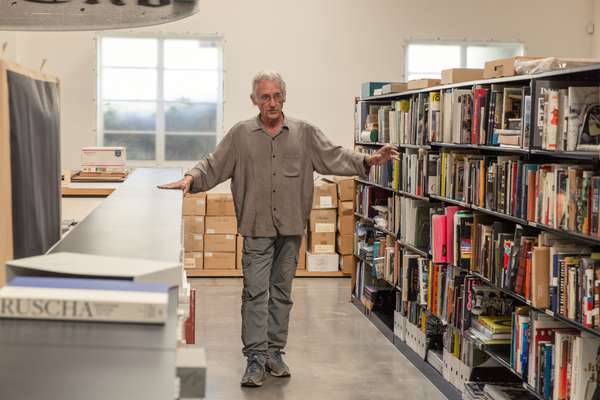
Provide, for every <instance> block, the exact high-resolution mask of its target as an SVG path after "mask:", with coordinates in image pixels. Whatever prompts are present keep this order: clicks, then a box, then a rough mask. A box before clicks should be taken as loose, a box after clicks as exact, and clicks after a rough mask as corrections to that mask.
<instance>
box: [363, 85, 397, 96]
mask: <svg viewBox="0 0 600 400" xmlns="http://www.w3.org/2000/svg"><path fill="white" fill-rule="evenodd" d="M388 83H390V82H364V83H363V84H362V85H361V87H360V97H362V98H364V97H369V96H373V95H374V94H375V89H381V88H382V87H383V86H384V85H387V84H388Z"/></svg>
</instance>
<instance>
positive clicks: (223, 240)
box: [204, 234, 237, 253]
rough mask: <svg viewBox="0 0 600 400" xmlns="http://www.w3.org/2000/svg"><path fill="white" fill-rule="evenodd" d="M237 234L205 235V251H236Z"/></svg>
mask: <svg viewBox="0 0 600 400" xmlns="http://www.w3.org/2000/svg"><path fill="white" fill-rule="evenodd" d="M236 242H237V235H209V234H206V235H205V236H204V251H209V252H214V253H235V247H236Z"/></svg>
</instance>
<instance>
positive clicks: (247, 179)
mask: <svg viewBox="0 0 600 400" xmlns="http://www.w3.org/2000/svg"><path fill="white" fill-rule="evenodd" d="M285 89H286V87H285V82H284V81H283V79H282V78H281V76H280V75H279V74H278V73H276V72H260V73H259V74H257V75H256V77H255V78H254V80H253V82H252V94H251V95H250V98H251V99H252V103H253V104H254V105H256V106H257V107H258V109H259V111H260V114H259V115H258V116H257V117H256V118H252V119H249V120H246V121H243V122H240V123H238V124H236V125H235V126H234V127H233V128H231V130H230V131H229V132H228V133H227V135H225V137H224V138H223V140H222V141H221V142H220V143H219V144H218V145H217V147H216V149H215V151H214V152H213V153H212V154H210V155H209V156H208V157H207V158H206V159H204V160H202V161H200V162H199V163H198V164H197V165H196V166H195V167H194V168H192V169H191V170H189V171H188V172H187V173H186V174H185V177H184V178H183V179H182V180H180V181H177V182H173V183H170V184H166V185H162V186H161V188H165V189H181V190H183V191H184V192H188V191H191V192H201V191H207V190H209V189H211V188H212V187H214V186H216V185H217V184H219V183H220V182H223V181H225V180H227V179H229V178H231V192H232V194H233V200H234V203H235V211H236V216H237V220H238V226H239V233H240V234H241V235H243V236H244V250H243V256H242V264H243V272H244V288H243V294H242V342H243V344H244V348H243V353H244V355H245V356H246V357H247V359H248V364H247V367H246V372H245V373H244V376H243V378H242V382H241V383H242V385H243V386H261V385H262V384H263V381H264V379H265V377H266V372H270V373H271V375H273V376H277V377H286V376H290V369H289V367H288V366H287V365H286V363H285V362H284V361H283V357H282V354H283V352H282V350H283V348H284V347H285V345H286V343H287V337H288V325H289V316H290V311H291V309H292V304H293V303H292V298H291V291H292V279H293V277H294V275H295V272H296V265H297V261H298V252H299V249H300V244H301V240H302V235H303V233H304V228H305V226H306V222H307V220H308V217H309V215H310V210H311V207H312V197H313V172H314V171H317V172H319V173H320V174H324V175H346V176H352V175H360V176H363V177H365V175H367V172H368V170H369V168H370V166H371V165H375V164H381V163H383V162H385V161H387V160H389V159H390V158H391V157H392V156H394V155H397V154H398V153H397V151H396V150H395V149H394V147H393V146H391V145H386V146H383V147H382V148H381V149H379V150H378V151H377V152H376V153H374V154H372V155H370V156H368V155H364V154H358V153H354V152H352V151H350V150H347V149H344V148H342V147H341V146H334V145H333V144H332V143H331V142H330V141H329V140H328V139H327V138H326V137H325V135H323V133H322V132H321V131H320V130H319V129H318V128H316V127H314V126H313V125H310V124H309V123H307V122H304V121H300V120H296V119H292V118H289V117H287V116H285V115H284V114H283V104H284V103H285V100H286V90H285Z"/></svg>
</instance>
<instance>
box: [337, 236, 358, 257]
mask: <svg viewBox="0 0 600 400" xmlns="http://www.w3.org/2000/svg"><path fill="white" fill-rule="evenodd" d="M335 250H336V251H337V252H338V253H340V254H341V255H343V256H347V255H350V254H354V235H339V234H338V235H337V236H336V238H335Z"/></svg>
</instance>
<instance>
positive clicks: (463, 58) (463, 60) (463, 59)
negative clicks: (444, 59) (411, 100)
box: [404, 39, 525, 80]
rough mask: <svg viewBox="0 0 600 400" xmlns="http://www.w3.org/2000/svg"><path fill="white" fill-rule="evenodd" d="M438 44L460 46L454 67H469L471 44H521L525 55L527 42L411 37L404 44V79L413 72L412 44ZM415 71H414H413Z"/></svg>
mask: <svg viewBox="0 0 600 400" xmlns="http://www.w3.org/2000/svg"><path fill="white" fill-rule="evenodd" d="M413 44H415V45H438V46H459V47H460V64H461V65H457V66H456V67H454V68H467V48H468V47H470V46H478V47H512V46H520V47H521V54H520V55H521V56H523V55H525V44H524V43H523V42H520V41H514V42H489V41H487V42H486V41H476V40H473V41H471V40H469V41H466V40H465V41H453V40H427V39H419V40H417V39H411V40H409V41H407V42H406V44H405V46H404V79H405V80H408V79H409V75H410V74H411V72H413V71H410V70H409V65H410V60H409V58H410V57H409V55H408V54H409V52H408V48H409V46H410V45H413ZM413 73H414V72H413ZM418 73H421V74H437V73H436V72H433V71H418ZM411 79H420V78H411Z"/></svg>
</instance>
